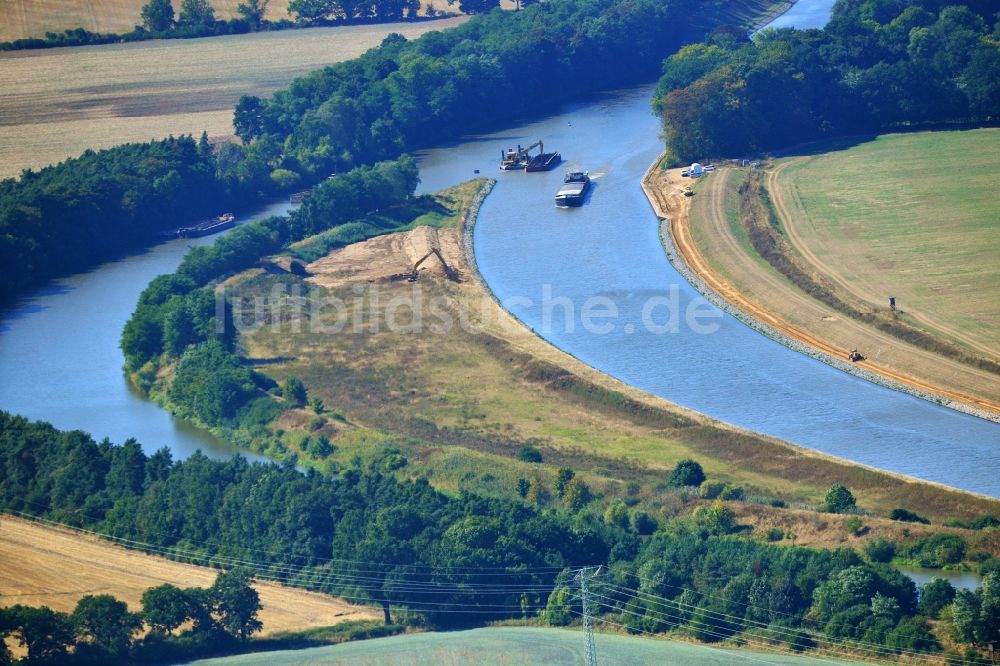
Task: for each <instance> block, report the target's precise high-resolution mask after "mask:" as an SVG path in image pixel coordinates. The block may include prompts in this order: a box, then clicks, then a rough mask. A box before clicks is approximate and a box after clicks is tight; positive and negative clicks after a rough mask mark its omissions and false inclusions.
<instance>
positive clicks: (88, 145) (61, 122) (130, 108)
mask: <svg viewBox="0 0 1000 666" xmlns="http://www.w3.org/2000/svg"><path fill="white" fill-rule="evenodd" d="M6 5H7V3H3V5H2V6H6ZM464 20H466V19H465V17H458V18H450V19H442V20H439V21H425V22H420V23H382V24H378V25H354V26H340V27H335V28H309V29H303V30H286V31H282V32H261V33H255V34H249V35H228V36H223V37H211V38H202V39H170V40H154V41H148V42H135V43H131V44H110V45H104V46H82V47H70V48H58V49H45V50H32V51H10V52H6V53H0V90H3V91H4V94H3V95H2V96H0V177H8V176H16V175H18V174H20V173H21V171H22V170H23V169H28V168H31V169H38V168H41V167H44V166H46V165H48V164H53V163H56V162H59V161H62V160H64V159H66V158H68V157H74V156H76V155H79V154H80V153H82V152H83V151H84V150H87V149H98V148H108V147H111V146H114V145H117V144H120V143H127V142H131V141H149V140H151V139H160V138H164V137H166V136H167V135H170V134H173V135H180V134H193V135H195V136H198V135H200V134H201V133H202V132H203V131H206V132H208V135H209V137H212V138H213V139H216V140H218V139H225V138H227V137H230V136H232V134H233V126H232V115H233V108H234V107H235V106H236V102H237V101H238V100H239V98H240V96H241V95H258V96H267V95H270V94H271V93H272V92H274V91H275V90H277V89H279V88H283V87H285V86H287V85H288V84H289V83H290V82H291V81H292V80H293V79H294V78H296V77H298V76H302V75H304V74H307V73H308V72H311V71H312V70H314V69H318V68H320V67H324V66H326V65H330V64H333V63H336V62H340V61H343V60H348V59H350V58H355V57H357V56H359V55H361V54H362V53H364V52H365V51H366V50H367V49H369V48H372V47H375V46H378V45H379V43H381V41H382V40H383V39H384V38H385V36H386V35H388V34H389V33H391V32H397V33H400V34H402V35H404V36H406V37H407V38H416V37H418V36H420V35H422V34H423V33H425V32H429V31H431V30H443V29H445V28H449V27H452V26H456V25H458V24H460V23H461V22H463V21H464ZM0 24H2V22H0Z"/></svg>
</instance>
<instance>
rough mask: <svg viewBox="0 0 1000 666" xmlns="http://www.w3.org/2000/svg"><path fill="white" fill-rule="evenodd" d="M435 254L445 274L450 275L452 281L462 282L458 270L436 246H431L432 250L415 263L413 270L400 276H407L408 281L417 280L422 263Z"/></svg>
mask: <svg viewBox="0 0 1000 666" xmlns="http://www.w3.org/2000/svg"><path fill="white" fill-rule="evenodd" d="M435 256H436V257H437V258H438V260H439V261H440V262H441V266H442V268H444V274H445V275H446V276H448V279H449V280H451V281H452V282H461V276H460V275H459V274H458V271H456V270H455V269H454V268H452V267H451V266H449V265H448V262H447V261H445V260H444V257H443V256H441V251H440V250H438V249H437V248H436V247H435V248H431V251H430V252H428V253H427V254H425V255H424V256H422V257H421V258H420V259H418V260H417V262H416V263H415V264H413V270H411V271H410V272H409V273H404V274H403V276H400V277H404V276H405V277H406V281H407V282H416V281H417V280H418V279H419V278H420V273H419V270H420V266H421V264H423V263H424V262H425V261H427V260H428V259H430V258H431V257H435Z"/></svg>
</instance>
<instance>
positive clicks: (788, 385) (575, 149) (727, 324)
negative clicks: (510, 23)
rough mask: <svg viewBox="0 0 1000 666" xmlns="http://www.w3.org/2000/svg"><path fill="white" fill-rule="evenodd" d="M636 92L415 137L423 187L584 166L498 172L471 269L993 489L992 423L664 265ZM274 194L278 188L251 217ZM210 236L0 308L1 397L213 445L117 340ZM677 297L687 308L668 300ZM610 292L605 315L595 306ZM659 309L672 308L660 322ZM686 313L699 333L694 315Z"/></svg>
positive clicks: (700, 387)
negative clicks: (164, 401)
mask: <svg viewBox="0 0 1000 666" xmlns="http://www.w3.org/2000/svg"><path fill="white" fill-rule="evenodd" d="M817 1H818V2H827V0H817ZM807 2H808V3H809V4H805V3H807ZM814 4H815V3H812V2H809V0H803V2H800V3H799V4H798V5H796V7H797V8H798V9H799V11H804V10H805V9H806V8H807V7H809V6H812V5H814ZM650 95H651V88H649V87H646V88H641V89H635V90H626V91H618V92H614V93H609V94H607V95H605V96H603V97H601V98H597V99H592V100H589V101H586V102H580V103H576V104H573V105H570V106H568V107H566V108H565V109H564V110H563V111H562V112H560V113H559V114H557V115H554V116H552V117H550V118H547V119H544V120H541V121H538V122H533V123H530V124H522V125H519V126H517V127H514V128H512V129H509V130H506V131H504V132H501V133H497V134H492V135H489V136H483V137H476V138H473V139H470V140H468V141H465V142H463V143H461V144H458V145H455V146H450V147H447V148H442V149H439V150H432V151H428V152H427V153H425V154H424V155H423V156H422V158H421V176H422V178H423V183H422V185H421V189H422V190H423V191H434V190H437V189H440V188H442V187H446V186H448V185H452V184H454V183H456V182H459V181H461V180H464V179H466V178H469V177H472V176H473V173H474V170H476V169H479V170H480V171H481V172H482V173H483V174H489V175H495V174H496V173H497V158H498V155H499V152H500V150H501V149H503V148H506V147H509V146H513V145H515V144H517V143H521V144H524V145H526V144H529V143H532V142H534V141H535V140H537V139H538V138H544V139H545V141H546V145H547V146H549V147H550V149H552V148H555V149H557V150H560V151H562V153H563V155H564V157H565V158H566V159H567V162H566V163H565V164H564V165H563V167H564V168H568V167H572V166H579V167H582V168H586V169H589V170H590V171H591V173H592V175H594V176H595V180H594V183H595V184H594V187H593V189H592V193H591V195H590V198H589V200H588V201H587V203H586V205H585V206H584V207H582V208H580V209H573V210H557V209H555V208H554V207H553V205H552V197H553V195H554V194H555V192H556V190H557V189H558V186H559V183H560V180H561V174H562V171H563V170H564V169H563V168H560V169H558V170H556V171H554V172H550V173H542V174H524V173H506V174H499V181H500V182H499V183H498V185H497V187H496V188H495V189H494V191H493V194H491V195H490V197H488V198H487V200H486V202H485V204H484V206H483V208H482V211H481V213H480V219H479V222H478V225H477V232H476V238H475V250H476V256H477V258H478V261H479V264H480V268H481V270H482V272H483V275H484V277H485V278H486V280H487V282H488V283H489V285H490V286H491V287H492V289H493V290H494V291H495V292H496V294H497V295H498V297H500V298H501V299H502V300H503V301H504V302H505V303H506V304H507V306H508V307H509V309H510V310H511V311H512V312H513V313H514V314H515V315H516V316H518V317H519V318H520V319H521V320H522V321H523V322H525V323H526V324H527V325H528V326H530V327H532V328H534V329H535V330H536V331H538V332H539V334H541V335H543V336H544V337H545V338H546V339H548V340H549V341H551V342H552V343H553V344H555V345H556V346H558V347H560V348H562V349H565V350H566V351H568V352H569V353H571V354H574V355H575V356H577V357H579V358H580V359H582V360H583V361H584V362H586V363H589V364H590V365H592V366H594V367H595V368H598V369H600V370H602V371H604V372H606V373H608V374H610V375H612V376H615V377H618V378H619V379H621V380H623V381H625V382H628V383H629V384H632V385H634V386H637V387H639V388H642V389H645V390H647V391H650V392H651V393H655V394H657V395H660V396H662V397H664V398H666V399H668V400H671V401H674V402H676V403H679V404H681V405H684V406H687V407H690V408H693V409H696V410H698V411H701V412H704V413H706V414H708V415H710V416H713V417H715V418H718V419H721V420H723V421H728V422H730V423H734V424H736V425H740V426H743V427H746V428H750V429H753V430H756V431H759V432H763V433H767V434H770V435H774V436H777V437H782V438H784V439H787V440H789V441H792V442H794V443H796V444H801V445H803V446H808V447H811V448H814V449H817V450H820V451H824V452H827V453H830V454H833V455H837V456H841V457H844V458H847V459H850V460H855V461H858V462H862V463H866V464H869V465H873V466H875V467H880V468H883V469H888V470H892V471H896V472H900V473H904V474H909V475H912V476H915V477H919V478H924V479H930V480H934V481H940V482H943V483H946V484H949V485H952V486H955V487H958V488H964V489H967V490H972V491H975V492H980V493H985V494H989V495H993V496H995V497H1000V479H998V478H997V477H996V476H995V475H994V474H993V473H992V470H993V469H996V467H997V463H998V462H1000V455H998V449H1000V426H997V425H996V424H992V423H988V422H986V421H982V420H979V419H976V418H974V417H970V416H965V415H962V414H958V413H956V412H953V411H951V410H948V409H945V408H942V407H938V406H936V405H933V404H931V403H928V402H925V401H922V400H919V399H917V398H913V397H910V396H907V395H904V394H901V393H896V392H894V391H890V390H888V389H883V388H880V387H877V386H874V385H872V384H869V383H867V382H864V381H862V380H859V379H856V378H854V377H851V376H849V375H846V374H844V373H841V372H839V371H836V370H834V369H832V368H830V367H828V366H826V365H824V364H822V363H820V362H818V361H814V360H812V359H810V358H808V357H805V356H803V355H801V354H797V353H795V352H792V351H790V350H788V349H786V348H784V347H782V346H780V345H778V344H777V343H775V342H772V341H771V340H769V339H767V338H765V337H763V336H761V335H759V334H757V333H755V332H753V331H751V330H750V329H749V328H747V327H745V326H744V325H742V324H741V323H739V322H738V321H737V320H735V319H733V318H731V317H729V316H726V315H723V314H722V313H720V312H718V311H717V310H716V309H715V308H714V307H712V306H711V305H709V304H707V303H706V302H705V301H704V300H703V299H701V297H700V296H699V295H698V294H697V293H695V292H694V290H693V289H692V288H691V287H690V286H689V285H688V284H687V283H686V282H685V281H684V280H683V279H682V278H681V277H680V276H679V275H678V274H677V273H676V272H675V271H674V270H673V268H672V267H671V266H670V264H669V263H668V262H667V260H666V258H665V256H664V253H663V250H662V248H661V246H660V241H659V238H658V235H657V221H656V218H655V217H654V216H653V214H652V212H651V211H650V209H649V206H648V204H647V202H646V200H645V198H644V196H643V194H642V192H641V190H640V188H639V181H640V178H641V177H642V174H643V172H644V171H645V169H646V167H647V166H648V165H649V164H650V163H651V162H652V161H653V160H654V159H655V158H656V154H657V152H658V150H659V141H658V138H657V135H658V132H659V127H658V126H657V122H656V120H655V119H654V118H653V117H652V115H651V114H650V111H649V108H650V107H649V101H650ZM285 209H287V205H284V204H278V205H275V206H272V207H270V208H268V209H266V210H263V211H261V213H260V215H270V214H276V213H281V212H283V211H284V210H285ZM212 241H213V239H212V238H203V239H197V240H178V241H172V242H169V243H165V244H163V245H160V246H157V247H155V248H152V249H150V250H149V251H147V252H144V253H141V254H136V255H133V256H129V257H126V258H123V259H121V260H118V261H114V262H110V263H107V264H104V265H102V266H99V267H98V268H95V269H94V270H92V271H89V272H87V273H82V274H79V275H75V276H72V277H70V278H66V279H64V280H60V281H58V282H56V283H54V284H53V285H51V286H49V287H47V288H45V289H42V290H40V291H38V292H36V293H34V294H32V295H31V296H29V297H27V298H25V299H23V300H21V301H20V302H19V303H18V304H16V305H15V306H14V307H13V308H11V309H9V310H7V311H5V312H4V313H2V314H0V409H3V410H6V411H10V412H14V413H19V414H23V415H25V416H28V417H29V418H32V419H39V420H45V421H49V422H51V423H52V424H53V425H55V426H57V427H59V428H64V429H81V430H86V431H88V432H90V433H92V434H93V435H94V436H95V437H97V438H103V437H110V438H111V439H112V440H114V441H119V442H120V441H123V440H124V439H126V438H128V437H135V438H136V439H138V440H139V441H140V442H142V444H143V446H144V447H145V449H146V450H147V451H152V450H155V449H157V448H159V447H161V446H168V447H170V449H171V450H172V451H173V452H174V454H175V456H177V457H186V456H187V455H190V454H191V453H192V452H193V451H195V450H197V449H201V450H203V451H205V452H206V453H207V454H209V455H213V456H221V457H227V456H229V455H232V454H233V453H234V452H236V451H237V449H236V448H235V447H233V446H231V445H229V444H227V443H226V442H223V441H221V440H219V439H216V438H214V437H212V436H211V435H209V434H208V433H206V432H204V431H201V430H198V429H196V428H193V427H191V426H188V425H186V424H184V423H183V422H181V421H178V420H176V419H174V418H173V417H172V416H171V415H170V414H169V413H168V412H166V411H164V410H162V409H161V408H160V407H158V406H157V405H155V404H153V403H151V402H149V401H148V400H146V399H145V398H143V397H142V396H141V395H138V394H137V393H136V392H135V391H134V390H133V389H131V387H130V386H129V385H128V383H127V382H126V380H125V378H124V376H123V375H122V371H121V364H122V357H121V352H120V351H119V349H118V339H119V335H120V333H121V329H122V326H124V324H125V321H126V320H127V319H128V317H129V315H130V314H131V312H132V309H133V308H134V306H135V303H136V301H137V299H138V296H139V293H140V292H141V291H142V289H143V288H144V287H145V285H146V284H147V283H148V282H149V280H151V279H152V278H153V277H155V276H156V275H159V274H161V273H168V272H171V271H173V270H174V269H175V268H176V267H177V265H178V264H179V263H180V260H181V258H182V257H183V255H184V253H185V252H186V251H187V248H188V246H189V245H200V244H204V243H211V242H212ZM595 297H596V298H595ZM691 304H696V305H697V307H698V310H697V311H698V312H701V313H702V315H701V317H702V319H701V320H698V321H693V320H689V319H688V318H687V317H685V316H684V315H685V313H686V311H687V309H688V308H689V306H690V305H691ZM584 307H587V308H589V309H588V310H587V314H588V315H589V316H590V319H589V321H587V322H584V315H583V308H584ZM610 307H613V308H616V309H617V311H618V316H616V317H600V316H598V315H601V314H602V313H603V314H607V312H608V311H609V310H608V308H610ZM644 307H645V308H646V309H647V310H648V311H647V315H648V316H647V317H646V318H645V319H646V321H644V318H643V309H644ZM671 311H674V312H675V314H679V320H678V323H677V325H676V326H671V323H670V321H669V320H668V315H669V313H670V312H671ZM704 313H709V314H711V315H714V317H715V318H714V319H713V318H707V317H705V316H704ZM699 321H700V322H701V323H702V324H706V325H708V326H712V327H713V329H714V330H713V332H710V333H709V332H704V331H703V332H697V331H696V330H694V329H695V328H696V326H692V324H698V322H699ZM585 323H586V324H587V325H585ZM713 325H714V326H713ZM595 328H599V329H601V330H602V331H603V329H604V328H608V329H609V330H607V331H606V332H598V330H595Z"/></svg>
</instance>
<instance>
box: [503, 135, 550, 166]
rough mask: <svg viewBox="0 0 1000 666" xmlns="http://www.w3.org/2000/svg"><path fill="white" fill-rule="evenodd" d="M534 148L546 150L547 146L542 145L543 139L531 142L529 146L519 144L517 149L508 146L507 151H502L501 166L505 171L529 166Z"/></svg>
mask: <svg viewBox="0 0 1000 666" xmlns="http://www.w3.org/2000/svg"><path fill="white" fill-rule="evenodd" d="M534 148H541V150H542V152H545V147H544V146H543V145H542V141H541V139H539V140H538V141H536V142H535V143H533V144H531V145H530V146H528V147H527V148H522V147H521V146H520V145H518V146H517V150H514V149H513V148H508V149H507V151H506V152H504V151H502V150H501V151H500V168H501V169H503V170H504V171H513V170H515V169H523V168H524V167H526V166H528V161H529V160H530V156H529V155H528V153H530V152H531V151H532V150H533V149H534Z"/></svg>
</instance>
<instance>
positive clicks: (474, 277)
mask: <svg viewBox="0 0 1000 666" xmlns="http://www.w3.org/2000/svg"><path fill="white" fill-rule="evenodd" d="M658 164H659V159H658V160H657V161H656V162H654V164H653V167H656V166H657V165H658ZM651 168H652V167H651ZM647 173H648V172H647ZM496 182H497V181H496V180H493V179H489V180H487V182H486V183H484V184H483V187H482V189H481V190H480V192H479V193H478V194H477V195H476V197H475V199H473V203H472V205H471V207H470V209H469V212H468V214H467V215H466V217H465V219H464V221H463V224H462V230H461V233H462V245H463V248H464V250H465V253H466V262H467V264H468V267H469V271H470V281H471V282H473V283H475V284H477V285H478V286H479V288H480V289H482V292H483V294H484V296H485V297H486V298H488V299H489V300H490V301H491V302H492V303H493V304H494V305H495V306H496V309H497V311H498V313H499V314H500V315H501V316H502V317H504V319H505V320H506V321H505V322H504V323H502V324H501V326H503V327H506V328H507V330H509V331H517V332H520V334H521V335H522V336H523V338H524V341H523V342H520V343H519V342H518V341H515V340H513V339H511V338H506V341H507V342H508V343H509V344H511V345H512V346H514V347H515V348H518V349H520V350H521V351H524V352H526V353H531V354H532V355H535V356H538V357H539V358H542V359H543V360H547V361H549V362H552V363H555V364H557V365H558V366H559V367H561V368H563V369H565V370H567V371H568V372H571V373H573V374H574V375H576V376H577V377H580V378H581V379H583V380H585V381H589V382H592V383H594V384H595V385H597V386H600V387H602V388H605V389H609V390H613V391H616V392H619V393H621V394H622V395H624V396H626V397H628V398H630V399H633V400H635V401H637V402H639V403H641V404H643V405H647V406H649V407H652V408H655V409H665V410H668V411H670V412H672V413H675V414H679V415H681V416H685V417H687V418H690V419H692V420H694V421H697V422H698V423H700V424H702V425H708V426H712V427H716V428H719V429H722V430H726V431H729V432H732V433H734V434H736V435H744V436H750V437H753V438H756V439H758V440H760V441H761V442H767V443H768V444H771V445H774V446H779V447H782V448H785V449H789V450H791V451H794V452H795V454H796V455H799V456H803V457H806V458H813V459H816V460H822V461H825V462H827V463H833V464H836V465H844V466H848V467H854V468H858V469H863V470H867V471H868V472H872V473H875V474H879V475H882V476H885V477H890V478H893V479H896V480H897V481H900V482H903V483H908V484H910V483H912V484H919V485H926V486H931V487H934V488H937V489H940V490H944V491H947V492H949V493H960V494H962V495H967V496H970V497H975V498H977V499H980V500H986V501H989V502H997V501H998V498H996V497H993V496H991V495H986V494H984V493H978V492H975V491H971V490H966V489H964V488H956V487H954V486H950V485H948V484H946V483H942V482H939V481H932V480H930V479H922V478H919V477H915V476H909V475H907V474H902V473H900V472H893V471H891V470H887V469H883V468H880V467H875V466H873V465H867V464H865V463H861V462H858V461H855V460H851V459H849V458H844V457H841V456H836V455H832V454H829V453H825V452H823V451H819V450H816V449H812V448H809V447H806V446H801V445H798V444H795V443H793V442H789V441H787V440H784V439H780V438H778V437H773V436H771V435H766V434H763V433H759V432H756V431H754V430H750V429H748V428H743V427H740V426H737V425H733V424H732V423H728V422H725V421H720V420H718V419H715V418H713V417H711V416H708V415H706V414H703V413H701V412H698V411H695V410H692V409H689V408H687V407H684V406H683V405H679V404H677V403H674V402H671V401H669V400H667V399H665V398H662V397H660V396H658V395H655V394H653V393H649V392H647V391H644V390H642V389H639V388H637V387H635V386H632V385H631V384H627V383H625V382H623V381H622V380H620V379H618V378H616V377H614V376H612V375H609V374H607V373H605V372H602V371H601V370H598V369H597V368H595V367H593V366H591V365H589V364H588V363H586V362H585V361H582V360H581V359H579V358H577V357H576V356H574V355H573V354H572V353H570V352H568V351H565V350H563V349H561V348H559V347H557V346H555V345H554V344H552V343H551V342H549V341H548V340H546V339H545V338H544V337H542V336H541V335H540V334H539V333H538V332H537V331H535V330H534V329H533V328H531V327H529V326H527V325H526V324H525V323H524V322H522V321H521V320H520V319H518V318H517V317H516V316H515V315H514V314H513V313H512V312H510V311H509V310H507V308H505V307H504V305H503V303H502V302H501V300H500V298H499V297H498V296H497V294H496V293H495V292H494V291H493V289H492V288H491V287H490V285H489V283H488V282H487V281H486V279H485V278H484V277H483V275H482V274H481V273H480V272H479V266H478V263H477V262H476V257H475V251H474V245H473V239H474V234H475V229H476V221H477V219H478V215H479V209H480V206H481V205H482V203H483V201H484V200H485V198H486V196H487V195H488V194H489V193H490V192H491V191H492V189H493V187H494V185H496ZM647 198H648V193H647ZM651 205H652V202H651ZM654 210H655V208H654ZM671 261H673V260H671ZM681 268H682V267H681V266H678V269H679V270H680V269H681ZM682 275H686V274H685V273H682ZM692 277H693V276H692ZM734 316H735V315H734Z"/></svg>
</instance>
